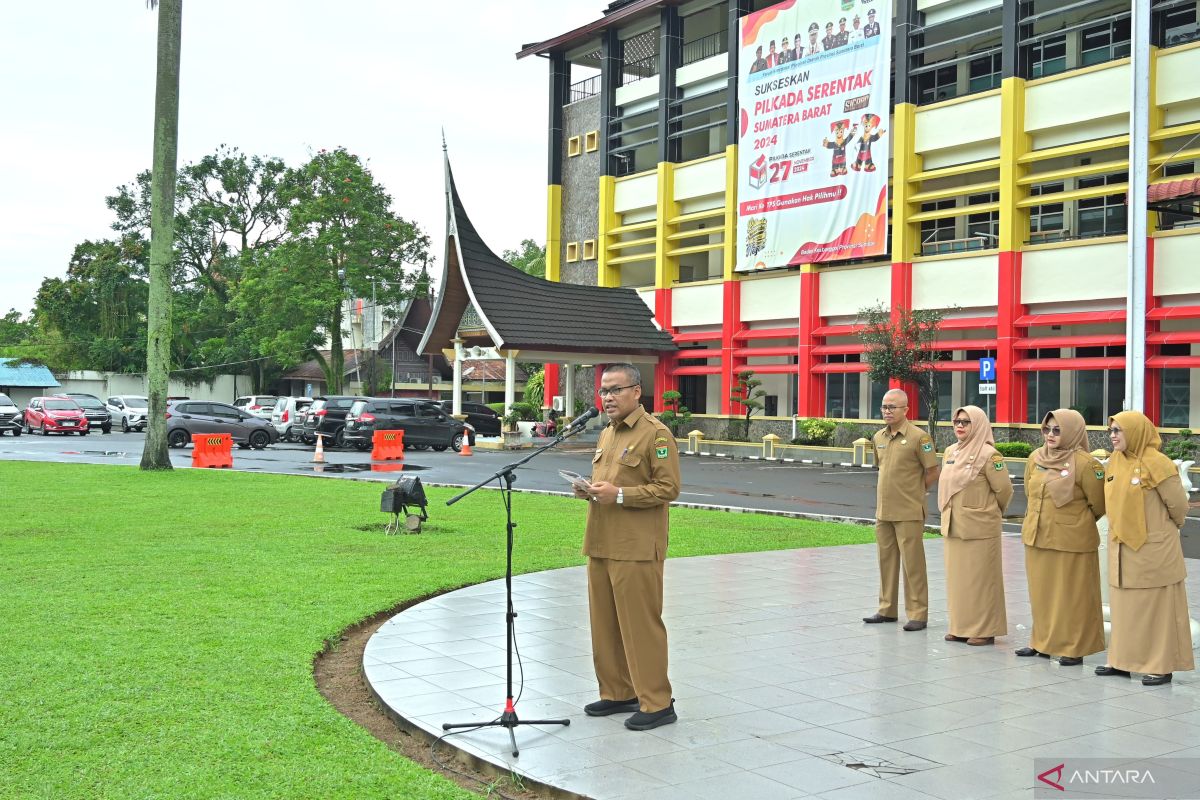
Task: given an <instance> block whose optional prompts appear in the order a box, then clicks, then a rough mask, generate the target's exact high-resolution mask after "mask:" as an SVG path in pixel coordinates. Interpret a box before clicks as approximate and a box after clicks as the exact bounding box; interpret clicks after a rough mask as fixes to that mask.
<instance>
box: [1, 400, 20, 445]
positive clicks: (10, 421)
mask: <svg viewBox="0 0 1200 800" xmlns="http://www.w3.org/2000/svg"><path fill="white" fill-rule="evenodd" d="M24 420H25V412H23V411H22V410H21V409H19V408H17V404H16V403H14V402H13V401H12V400H10V399H9V398H8V395H6V394H2V393H0V436H3V435H4V432H5V431H8V432H9V433H11V434H12V435H13V436H20V435H21V427H22V425H23V424H24Z"/></svg>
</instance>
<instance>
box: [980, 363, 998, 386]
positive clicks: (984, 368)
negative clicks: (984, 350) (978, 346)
mask: <svg viewBox="0 0 1200 800" xmlns="http://www.w3.org/2000/svg"><path fill="white" fill-rule="evenodd" d="M979 380H981V381H994V380H996V359H994V358H981V359H979Z"/></svg>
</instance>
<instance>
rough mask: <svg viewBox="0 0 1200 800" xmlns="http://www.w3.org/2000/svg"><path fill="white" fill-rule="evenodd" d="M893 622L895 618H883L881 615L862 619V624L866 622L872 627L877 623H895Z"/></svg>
mask: <svg viewBox="0 0 1200 800" xmlns="http://www.w3.org/2000/svg"><path fill="white" fill-rule="evenodd" d="M895 621H896V618H895V617H885V616H884V615H883V614H872V615H871V616H869V617H863V622H867V623H870V624H872V625H874V624H876V623H879V622H895Z"/></svg>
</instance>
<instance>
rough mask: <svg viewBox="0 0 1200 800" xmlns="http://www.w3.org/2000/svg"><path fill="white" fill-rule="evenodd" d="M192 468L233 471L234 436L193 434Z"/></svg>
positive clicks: (228, 434) (227, 434) (225, 434)
mask: <svg viewBox="0 0 1200 800" xmlns="http://www.w3.org/2000/svg"><path fill="white" fill-rule="evenodd" d="M192 466H193V467H218V468H228V469H233V434H230V433H193V434H192Z"/></svg>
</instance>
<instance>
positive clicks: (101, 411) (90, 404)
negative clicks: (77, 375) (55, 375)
mask: <svg viewBox="0 0 1200 800" xmlns="http://www.w3.org/2000/svg"><path fill="white" fill-rule="evenodd" d="M58 397H69V398H71V399H72V400H74V401H75V402H76V403H78V404H79V407H80V408H82V409H83V413H84V414H85V415H86V416H87V418H88V429H89V430H93V431H103V432H104V433H112V414H110V413H108V406H106V405H104V403H103V402H101V400H100V398H99V397H96V395H94V394H85V393H84V392H61V393H59V394H58Z"/></svg>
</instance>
